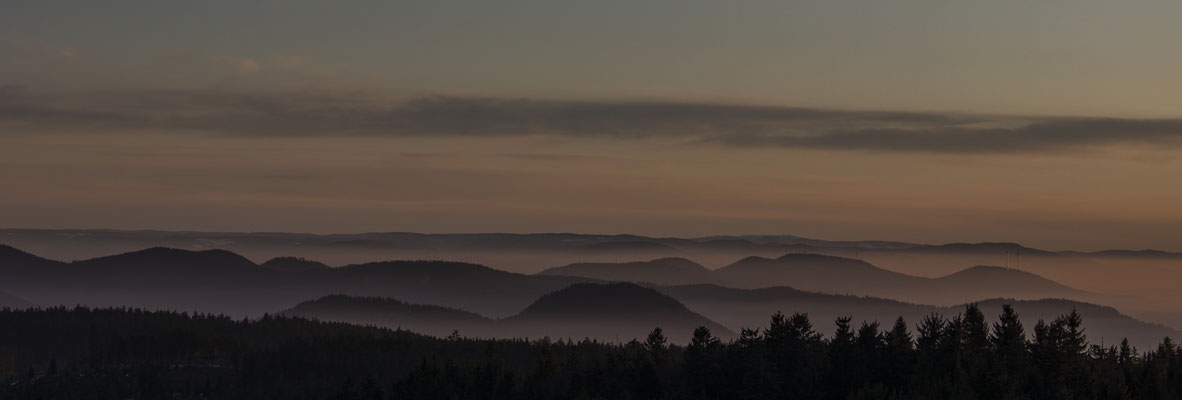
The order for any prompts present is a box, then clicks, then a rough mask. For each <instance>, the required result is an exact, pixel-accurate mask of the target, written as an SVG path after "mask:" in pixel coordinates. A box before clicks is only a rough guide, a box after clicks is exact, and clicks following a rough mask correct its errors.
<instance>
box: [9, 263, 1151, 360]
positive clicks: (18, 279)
mask: <svg viewBox="0 0 1182 400" xmlns="http://www.w3.org/2000/svg"><path fill="white" fill-rule="evenodd" d="M3 250H4V251H2V252H0V257H3V258H0V283H2V284H3V285H4V286H3V290H4V291H5V292H6V293H8V294H10V295H13V296H16V297H19V298H22V299H25V300H27V301H29V302H32V303H35V304H38V305H42V306H54V305H74V304H86V305H93V306H132V307H146V308H152V309H169V310H183V311H201V312H215V313H229V314H232V315H236V316H246V315H250V316H260V315H262V314H263V313H265V312H275V311H276V310H284V309H288V308H290V307H291V306H292V305H293V304H297V303H300V302H304V301H306V300H308V299H320V298H322V297H324V296H328V295H333V294H346V295H349V296H354V297H384V298H397V299H399V300H400V301H402V302H405V303H408V304H431V305H437V306H441V307H447V308H453V309H459V310H465V311H470V312H474V313H477V314H480V315H482V316H487V317H491V318H501V319H508V318H510V317H513V316H518V315H519V314H521V315H523V316H521V317H519V318H518V319H517V320H519V321H522V324H525V323H531V322H535V321H531V320H530V318H533V317H538V316H542V315H545V314H541V313H536V312H534V311H537V309H535V310H532V311H531V312H530V313H524V312H523V311H524V310H526V309H527V308H528V307H531V305H534V304H535V303H536V302H537V301H539V299H540V298H542V297H543V295H546V294H548V293H555V292H560V291H562V290H563V289H566V288H568V287H571V286H572V285H576V284H583V283H602V282H603V281H608V280H609V279H595V278H587V277H570V276H559V275H547V274H540V275H525V274H519V273H512V272H506V271H501V270H497V269H494V268H490V267H487V266H483V265H477V264H472V263H462V262H447V261H386V262H373V263H364V264H353V265H347V266H344V267H337V268H315V269H297V270H274V269H269V268H264V267H263V266H261V265H258V264H255V263H253V262H251V261H250V260H249V259H246V258H245V257H242V256H240V255H237V254H235V253H233V252H229V251H224V250H207V251H191V250H180V249H166V248H149V249H144V250H140V251H134V252H129V253H124V254H119V255H114V256H107V257H99V258H96V259H92V260H82V261H76V262H72V263H62V262H57V261H52V260H46V259H43V258H40V257H37V256H34V255H31V254H29V253H25V252H22V251H19V250H15V249H12V248H7V249H3ZM305 261H307V260H305ZM656 261H659V262H657V263H655V264H653V263H652V262H647V263H641V264H640V265H648V266H653V267H654V268H657V267H659V268H669V267H670V265H672V268H683V269H685V270H689V271H693V270H698V271H699V272H700V269H699V268H697V267H701V266H700V265H697V266H696V267H695V265H694V264H689V263H687V262H684V261H680V260H668V259H666V260H661V259H658V260H656ZM264 264H265V263H264ZM615 266H616V267H618V265H615ZM609 267H611V266H609ZM732 267H734V269H732V270H730V271H729V272H728V274H730V278H734V279H735V280H737V281H738V282H737V283H735V284H736V285H740V284H742V285H746V286H738V287H741V288H744V287H745V288H750V289H755V288H759V287H764V288H767V289H761V290H752V291H751V292H733V291H735V290H742V289H729V288H722V287H720V286H716V288H720V289H710V290H707V292H711V291H714V292H718V291H720V290H722V289H726V290H731V291H732V292H728V293H729V294H726V295H725V296H723V298H721V299H720V298H716V297H711V296H705V297H699V298H695V297H692V296H689V295H688V294H687V293H675V292H673V291H674V290H677V289H675V287H655V288H654V289H656V290H658V291H660V292H662V293H664V294H665V295H669V296H670V297H672V298H674V299H676V300H677V301H678V302H679V303H680V304H681V305H682V307H683V308H684V309H685V310H687V311H688V312H689V313H690V314H685V313H683V312H681V311H674V310H673V309H672V308H669V309H666V311H665V312H667V313H669V314H670V315H683V316H684V318H683V320H686V321H692V320H695V317H693V316H692V315H691V314H693V315H697V316H698V317H704V318H707V319H709V320H713V321H715V322H716V323H718V324H720V325H721V326H723V327H726V328H727V329H730V330H731V331H734V330H736V329H738V328H741V327H744V326H746V325H744V324H747V323H759V322H760V321H762V320H763V319H765V318H766V317H767V315H768V314H770V313H771V312H774V311H776V310H784V311H786V312H787V310H788V309H790V308H792V309H799V310H806V311H807V310H817V311H815V312H820V310H826V309H834V308H833V307H836V306H840V307H843V308H842V309H844V310H846V311H845V312H850V311H849V310H857V312H862V311H867V310H873V309H874V307H880V306H881V307H888V308H890V307H896V306H895V305H891V304H895V303H900V304H906V303H901V302H893V303H892V302H891V301H890V300H883V299H875V300H874V301H861V300H858V299H863V298H862V297H855V296H831V295H821V297H817V296H818V295H820V294H818V293H812V292H817V291H822V292H828V293H835V292H834V291H830V290H822V288H817V287H801V285H802V284H809V285H813V286H821V285H822V284H833V285H845V286H836V287H837V289H831V290H848V288H858V290H862V289H865V290H866V291H868V292H869V293H855V294H858V295H861V296H871V295H873V296H877V297H887V298H896V299H903V300H907V301H911V302H915V303H925V304H945V305H953V304H961V303H963V302H965V300H968V301H978V300H981V299H985V298H995V297H1018V296H1007V295H1005V294H1004V293H997V292H996V291H993V292H989V291H986V292H980V293H974V292H972V290H976V289H974V287H978V288H979V287H981V286H990V285H1001V284H1000V283H996V282H994V281H992V280H994V279H1000V280H999V281H997V282H1004V283H1005V285H1006V286H1007V287H1009V288H1010V289H1012V290H1013V291H1015V292H1023V291H1031V290H1036V289H1037V290H1039V291H1042V290H1043V289H1044V288H1048V287H1049V288H1050V289H1047V292H1046V293H1042V292H1040V293H1039V294H1040V297H1046V296H1048V295H1049V294H1048V293H1054V292H1055V291H1058V290H1067V289H1070V288H1067V289H1063V288H1064V287H1065V286H1062V285H1058V284H1055V283H1054V282H1053V281H1049V280H1045V279H1042V278H1040V277H1038V276H1037V275H1033V274H1029V273H1026V272H1023V271H1016V270H1013V269H1006V268H1001V267H974V268H968V269H966V270H963V271H961V272H958V273H955V274H949V275H946V276H943V277H939V278H924V277H916V276H910V275H904V274H899V273H895V272H891V271H886V270H883V269H880V268H877V267H876V266H874V265H873V264H869V263H866V262H863V261H860V260H853V259H848V258H842V257H835V256H826V255H817V254H787V255H782V256H780V257H778V258H774V259H773V258H766V257H748V258H745V259H743V260H740V262H736V263H734V264H732ZM612 268H614V267H612ZM703 269H704V267H703ZM713 272H717V271H713ZM817 273H822V274H821V275H816V274H817ZM815 275H816V276H815ZM611 280H615V279H611ZM990 282H993V283H990ZM888 283H890V284H897V285H896V286H897V287H895V286H890V287H888V286H885V285H886V284H888ZM982 283H988V285H982ZM857 285H862V286H857ZM776 286H793V287H797V288H798V289H802V290H795V289H791V288H787V287H776ZM628 287H641V286H637V285H631V286H628ZM706 287H708V286H706ZM841 288H847V289H841ZM933 288H943V289H941V290H947V291H951V292H953V294H955V295H956V296H959V297H968V296H972V298H970V299H965V300H955V299H952V300H948V301H947V302H937V301H931V302H928V301H920V300H915V299H913V298H908V297H907V296H909V295H911V296H914V293H908V292H906V291H908V290H911V291H915V290H919V289H923V290H924V291H932V292H933V293H936V294H923V293H921V296H937V295H941V294H942V292H938V291H935V290H934V289H933ZM986 289H989V288H988V287H987V288H986ZM700 290H705V289H700ZM874 290H878V291H879V292H873V291H874ZM572 293H576V294H577V293H578V292H577V291H576V292H572ZM603 293H612V292H611V291H610V290H604V291H603ZM630 293H631V294H630ZM752 293H754V294H755V296H756V297H759V296H763V297H766V299H765V300H760V301H755V300H751V301H747V302H744V301H740V300H733V299H731V297H735V296H740V297H741V296H752ZM836 293H854V292H851V291H837V292H836ZM630 295H635V296H636V298H646V297H644V296H646V295H644V294H639V293H634V292H629V291H627V290H625V291H624V292H621V293H618V294H614V295H612V294H602V296H606V297H605V298H611V297H621V298H627V296H630ZM584 297H585V298H586V299H584V300H583V301H584V302H595V301H597V300H594V299H593V298H594V297H595V296H575V295H571V296H570V297H567V298H584ZM559 298H560V299H561V298H562V297H559ZM756 300H758V299H756ZM570 303H571V304H575V303H576V302H573V301H572V302H570ZM654 304H662V303H654ZM751 304H755V305H754V306H752V305H751ZM1081 304H1082V303H1081ZM606 305H609V304H604V306H606ZM924 307H931V306H924ZM655 309H657V310H659V309H661V308H660V307H657V308H655ZM617 311H618V309H617ZM629 311H634V310H631V309H629ZM755 311H758V319H756V318H754V317H752V318H750V319H744V318H746V317H744V315H747V314H748V313H752V314H751V315H753V316H754V315H756V314H754V313H755ZM810 312H814V311H810ZM834 312H836V311H834ZM699 313H700V314H699ZM637 314H638V315H644V313H641V312H637ZM649 314H650V317H646V318H647V319H649V320H655V319H653V318H652V317H651V315H655V314H661V313H658V312H650V313H649ZM895 314H896V316H897V315H902V314H901V313H895ZM883 315H887V314H883ZM526 317H530V318H526ZM558 317H560V316H558ZM539 318H540V317H539ZM554 319H555V318H554V316H553V315H551V317H550V318H547V319H543V320H545V321H552V320H554ZM628 321H629V320H627V319H625V320H624V321H623V322H621V323H629V322H628ZM744 321H745V322H744ZM576 322H578V321H574V322H571V321H566V322H564V323H576ZM650 322H651V321H650ZM698 323H701V321H700V320H698ZM546 324H547V325H546V326H553V325H554V323H551V322H546ZM685 325H687V326H688V325H690V324H688V323H687V324H685ZM627 326H634V327H636V329H637V330H639V329H640V328H639V327H640V326H641V324H640V323H636V324H635V325H627ZM670 326H680V325H677V324H672V325H670ZM1128 326H1129V327H1132V328H1130V329H1142V328H1144V327H1143V326H1140V325H1128ZM647 329H651V326H649V327H647ZM1145 329H1148V328H1145ZM691 330H692V329H691ZM551 332H553V333H554V334H555V335H556V336H557V335H560V334H561V333H563V332H564V331H561V330H554V331H551ZM601 333H602V334H607V333H606V332H601ZM597 334H600V333H597ZM1159 339H1160V338H1159Z"/></svg>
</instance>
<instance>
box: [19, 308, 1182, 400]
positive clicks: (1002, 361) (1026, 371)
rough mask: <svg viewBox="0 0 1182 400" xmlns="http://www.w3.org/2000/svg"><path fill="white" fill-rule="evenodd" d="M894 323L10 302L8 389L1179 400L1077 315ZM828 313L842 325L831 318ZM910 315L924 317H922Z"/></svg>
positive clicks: (1180, 374) (1175, 361)
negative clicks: (405, 317)
mask: <svg viewBox="0 0 1182 400" xmlns="http://www.w3.org/2000/svg"><path fill="white" fill-rule="evenodd" d="M985 321H986V319H985V316H984V315H983V314H982V313H981V312H980V310H979V309H978V308H976V307H975V306H968V307H966V309H965V311H964V313H962V314H961V315H959V316H957V317H954V318H952V319H950V320H949V319H943V318H939V317H929V318H926V319H923V320H922V321H912V322H910V323H909V322H906V321H903V320H902V319H900V320H899V321H897V322H896V323H894V324H893V325H891V326H889V327H888V326H879V325H878V324H873V323H872V324H862V325H860V326H854V325H851V324H850V323H849V321H848V320H846V319H839V320H838V321H836V324H837V329H836V333H835V334H834V335H832V336H830V337H822V336H821V335H820V334H817V333H816V331H815V327H814V325H813V324H814V322H813V321H810V320H809V318H808V317H807V316H806V315H804V314H795V315H791V316H784V315H782V314H776V315H773V316H772V317H771V319H770V322H769V325H768V327H767V328H766V329H763V330H760V331H754V330H745V331H743V332H742V333H741V336H740V337H739V338H738V339H735V340H733V341H727V342H723V341H720V340H719V339H718V338H717V337H715V336H714V335H713V333H712V332H710V330H709V329H707V328H699V329H696V330H695V331H694V332H693V333H692V339H691V340H690V341H689V342H688V343H685V344H681V343H670V342H669V341H668V340H667V339H666V336H665V333H664V332H662V331H660V330H659V329H657V330H654V331H653V332H652V333H651V334H649V335H648V338H647V339H646V340H644V341H632V342H628V343H623V344H604V343H597V342H594V341H588V340H575V341H566V340H558V341H551V340H549V339H541V340H534V341H524V340H474V339H467V338H461V337H448V338H432V337H427V336H421V335H417V334H413V333H409V332H403V331H392V330H385V329H378V328H367V327H358V326H353V325H346V324H340V323H322V322H314V321H309V320H304V319H298V318H286V317H278V318H277V317H270V316H268V317H264V318H262V319H259V320H233V319H230V318H227V317H220V316H208V315H189V314H184V313H174V312H148V311H139V310H129V309H89V308H73V309H67V308H53V309H47V310H26V311H14V310H6V311H0V326H4V327H11V326H20V327H24V328H23V329H3V330H0V377H2V379H3V382H4V384H3V385H0V398H6V399H7V398H19V399H76V398H77V399H81V398H142V399H155V398H181V399H198V398H219V399H222V398H231V399H234V398H238V399H266V398H274V399H329V398H331V399H406V398H413V399H543V398H609V399H627V398H633V399H659V398H670V399H720V398H727V399H774V398H803V399H847V398H855V399H857V398H868V399H869V398H873V399H885V398H912V399H949V398H1033V399H1063V398H1074V399H1121V398H1131V399H1176V398H1178V396H1180V395H1182V352H1180V351H1179V349H1178V348H1177V346H1175V345H1174V344H1173V343H1172V342H1170V341H1168V340H1166V341H1164V342H1163V343H1161V344H1160V345H1159V346H1157V347H1156V348H1152V349H1140V350H1137V349H1133V348H1131V347H1129V346H1127V345H1124V344H1120V345H1111V346H1108V347H1101V346H1098V345H1094V344H1089V343H1088V342H1087V336H1086V333H1085V332H1083V331H1082V330H1081V328H1080V326H1081V322H1082V321H1081V320H1080V317H1079V315H1078V314H1074V313H1073V314H1069V315H1066V316H1062V317H1059V318H1057V319H1055V320H1053V321H1050V322H1040V323H1038V324H1037V325H1036V326H1034V327H1033V328H1032V329H1029V330H1027V329H1024V327H1023V326H1022V324H1021V322H1020V320H1019V319H1018V316H1017V314H1016V312H1015V311H1014V310H1013V309H1012V308H1009V307H1006V308H1005V311H1004V312H1003V314H1002V315H1001V316H1000V318H999V322H997V323H995V324H993V325H992V326H990V325H988V324H987V323H986V322H985ZM817 323H831V322H828V321H817ZM912 327H914V329H912Z"/></svg>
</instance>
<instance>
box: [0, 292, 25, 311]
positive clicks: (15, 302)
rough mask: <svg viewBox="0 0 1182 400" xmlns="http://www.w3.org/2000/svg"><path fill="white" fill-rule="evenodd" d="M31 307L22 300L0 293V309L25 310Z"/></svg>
mask: <svg viewBox="0 0 1182 400" xmlns="http://www.w3.org/2000/svg"><path fill="white" fill-rule="evenodd" d="M32 306H33V303H30V302H27V301H25V300H24V299H21V298H19V297H16V296H13V295H11V294H8V293H4V292H0V308H26V307H32Z"/></svg>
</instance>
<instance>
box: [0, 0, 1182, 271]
mask: <svg viewBox="0 0 1182 400" xmlns="http://www.w3.org/2000/svg"><path fill="white" fill-rule="evenodd" d="M338 3H340V2H304V1H274V2H250V4H240V2H222V1H199V2H185V3H174V2H149V1H142V2H130V1H114V2H93V1H85V2H84V1H74V2H70V1H5V2H3V3H0V192H2V195H0V227H9V228H15V227H21V228H118V229H167V230H213V231H294V232H313V233H337V232H366V231H414V232H438V233H442V232H579V233H634V234H643V235H657V236H702V235H715V234H794V235H801V236H807V237H815V238H822V239H835V240H838V239H851V240H852V239H880V240H902V241H916V242H927V243H945V242H958V241H969V242H976V241H1017V242H1022V243H1023V244H1026V245H1029V246H1034V247H1041V248H1048V249H1079V250H1096V249H1103V248H1135V249H1140V248H1158V249H1163V250H1173V251H1182V243H1180V242H1179V241H1178V240H1177V238H1179V237H1182V184H1180V183H1179V182H1180V181H1182V160H1179V156H1180V155H1182V51H1178V39H1179V38H1182V24H1180V23H1179V22H1178V20H1177V19H1178V17H1179V16H1182V2H1178V1H1175V0H1162V1H1149V0H1145V1H1142V0H1134V1H1125V2H1113V1H1042V2H1035V3H1034V4H1032V2H1028V1H1009V0H1004V1H993V2H958V1H817V2H798V1H744V2H720V1H692V0H687V1H635V0H633V1H594V2H555V1H467V2H460V1H422V2H417V1H416V2H411V1H403V2H373V3H370V2H349V4H350V5H343V4H338ZM363 3H365V4H363ZM352 5H355V6H352Z"/></svg>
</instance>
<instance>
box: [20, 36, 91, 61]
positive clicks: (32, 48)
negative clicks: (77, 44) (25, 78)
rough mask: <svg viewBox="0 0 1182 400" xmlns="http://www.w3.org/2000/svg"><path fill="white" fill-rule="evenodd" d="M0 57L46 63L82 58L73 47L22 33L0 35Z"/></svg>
mask: <svg viewBox="0 0 1182 400" xmlns="http://www.w3.org/2000/svg"><path fill="white" fill-rule="evenodd" d="M0 57H4V58H7V59H9V61H15V62H35V63H48V64H64V63H72V62H74V61H77V60H79V59H81V58H82V56H81V55H80V54H78V51H77V50H74V48H73V47H70V46H55V45H49V44H45V43H40V42H37V41H34V40H31V39H29V38H27V37H25V36H24V35H4V36H0Z"/></svg>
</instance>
